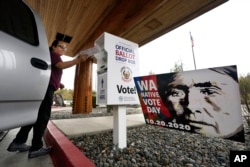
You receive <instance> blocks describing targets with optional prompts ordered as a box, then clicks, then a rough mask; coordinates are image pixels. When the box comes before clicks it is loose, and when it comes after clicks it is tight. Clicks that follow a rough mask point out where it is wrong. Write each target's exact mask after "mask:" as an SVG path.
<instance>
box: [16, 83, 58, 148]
mask: <svg viewBox="0 0 250 167" xmlns="http://www.w3.org/2000/svg"><path fill="white" fill-rule="evenodd" d="M53 94H54V90H53V88H52V87H51V86H48V89H47V92H46V95H45V97H44V99H43V101H42V103H41V106H40V108H39V111H38V116H37V120H36V122H35V123H34V124H33V125H27V126H23V127H21V129H20V130H19V132H18V133H17V135H16V138H15V139H14V140H13V142H15V143H25V142H26V141H27V139H28V135H29V132H30V130H31V128H33V139H32V146H31V148H30V151H34V150H38V149H40V148H41V147H43V141H42V137H43V134H44V131H45V129H46V127H47V124H48V122H49V119H50V114H51V106H52V103H53Z"/></svg>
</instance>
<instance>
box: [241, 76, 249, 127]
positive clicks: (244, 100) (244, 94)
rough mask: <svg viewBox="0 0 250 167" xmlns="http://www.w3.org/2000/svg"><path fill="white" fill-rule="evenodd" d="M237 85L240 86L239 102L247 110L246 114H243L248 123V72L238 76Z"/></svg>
mask: <svg viewBox="0 0 250 167" xmlns="http://www.w3.org/2000/svg"><path fill="white" fill-rule="evenodd" d="M239 87H240V94H241V104H242V105H244V107H245V110H246V111H247V113H248V114H247V116H245V119H246V121H247V123H248V125H250V117H249V115H250V108H249V103H250V74H247V76H245V77H244V76H240V78H239Z"/></svg>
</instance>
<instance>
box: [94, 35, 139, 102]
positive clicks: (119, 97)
mask: <svg viewBox="0 0 250 167" xmlns="http://www.w3.org/2000/svg"><path fill="white" fill-rule="evenodd" d="M95 47H98V49H99V50H100V52H98V53H96V54H95V57H96V59H97V95H96V103H97V104H98V105H134V104H139V99H138V95H137V92H136V88H135V84H134V81H133V77H134V76H138V75H139V61H138V44H136V43H134V42H131V41H128V40H126V39H123V38H120V37H118V36H115V35H112V34H109V33H107V32H104V33H103V34H102V35H101V36H100V37H99V38H97V39H96V41H95Z"/></svg>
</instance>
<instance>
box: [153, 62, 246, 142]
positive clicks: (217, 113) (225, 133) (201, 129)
mask: <svg viewBox="0 0 250 167" xmlns="http://www.w3.org/2000/svg"><path fill="white" fill-rule="evenodd" d="M157 85H158V92H159V94H160V97H161V99H162V101H163V103H164V105H165V106H166V107H167V108H168V109H169V112H170V115H171V118H170V119H169V118H168V121H172V122H177V123H182V124H188V125H190V127H191V131H192V132H195V133H200V134H204V135H206V136H213V137H221V138H225V139H230V140H235V141H239V142H244V141H245V139H244V128H243V120H242V115H241V106H240V105H241V104H240V93H239V84H238V77H237V68H236V66H227V67H218V68H209V69H202V70H196V71H186V72H178V73H169V74H160V75H157Z"/></svg>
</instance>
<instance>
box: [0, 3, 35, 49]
mask: <svg viewBox="0 0 250 167" xmlns="http://www.w3.org/2000/svg"><path fill="white" fill-rule="evenodd" d="M0 31H4V32H6V33H8V34H10V35H12V36H14V37H16V38H18V39H21V40H23V41H25V42H27V43H29V44H32V45H35V46H37V45H38V44H39V41H38V34H37V27H36V22H35V19H34V16H33V14H32V12H31V11H30V9H29V8H28V7H27V6H26V5H25V4H24V3H23V2H22V1H21V0H11V1H10V0H3V1H2V0H1V1H0Z"/></svg>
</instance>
